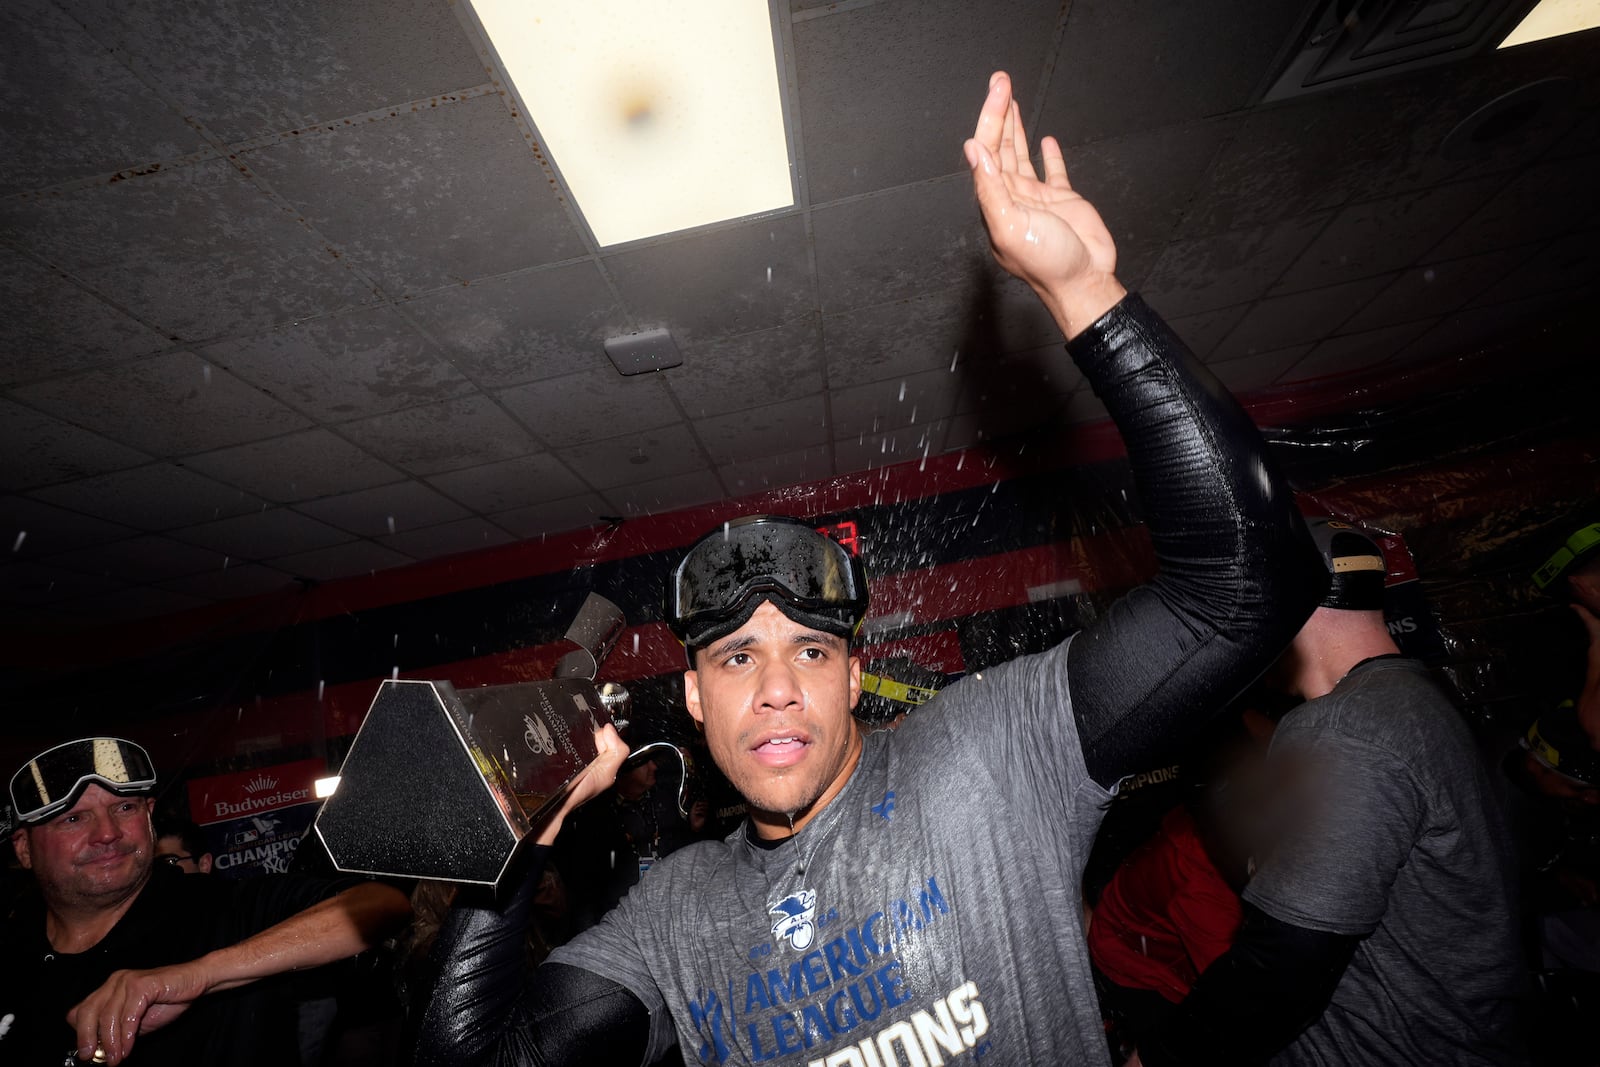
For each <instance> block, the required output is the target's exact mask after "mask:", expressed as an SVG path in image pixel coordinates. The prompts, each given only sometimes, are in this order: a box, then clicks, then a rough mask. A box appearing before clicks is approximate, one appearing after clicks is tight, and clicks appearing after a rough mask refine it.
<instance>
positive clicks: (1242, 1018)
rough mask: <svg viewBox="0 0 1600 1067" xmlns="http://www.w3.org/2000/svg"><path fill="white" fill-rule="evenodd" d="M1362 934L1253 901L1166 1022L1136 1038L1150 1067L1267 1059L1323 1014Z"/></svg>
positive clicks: (1142, 1059)
mask: <svg viewBox="0 0 1600 1067" xmlns="http://www.w3.org/2000/svg"><path fill="white" fill-rule="evenodd" d="M1360 943H1361V938H1359V937H1357V936H1355V935H1353V934H1331V933H1328V932H1326V931H1323V930H1308V929H1306V928H1305V927H1301V926H1291V925H1290V924H1288V923H1286V922H1280V921H1279V920H1277V919H1274V918H1273V917H1272V916H1270V915H1268V914H1267V913H1266V912H1264V911H1262V910H1261V909H1260V908H1257V907H1255V906H1254V905H1251V904H1248V903H1247V904H1245V906H1244V922H1243V923H1242V924H1241V925H1240V927H1239V934H1238V936H1237V937H1236V938H1235V939H1234V942H1233V947H1232V948H1230V949H1228V951H1227V952H1225V953H1223V954H1222V955H1221V956H1218V957H1217V959H1216V960H1215V961H1214V962H1213V963H1212V964H1211V966H1210V967H1207V968H1206V971H1205V973H1204V974H1202V975H1201V976H1200V978H1199V980H1198V981H1196V982H1195V984H1194V988H1193V989H1191V990H1190V991H1189V995H1188V996H1187V997H1185V998H1184V1001H1183V1003H1182V1004H1180V1005H1178V1008H1177V1011H1176V1012H1174V1013H1173V1015H1172V1017H1171V1018H1170V1019H1169V1020H1168V1022H1167V1025H1166V1026H1165V1027H1163V1028H1162V1029H1161V1030H1160V1031H1158V1032H1157V1033H1155V1034H1151V1035H1148V1036H1141V1037H1140V1039H1139V1059H1140V1060H1141V1061H1142V1062H1143V1063H1144V1064H1145V1065H1146V1067H1179V1065H1193V1064H1212V1063H1217V1064H1222V1063H1226V1064H1229V1065H1230V1067H1231V1065H1248V1064H1256V1063H1266V1062H1267V1060H1269V1059H1270V1058H1271V1057H1272V1055H1273V1053H1275V1052H1277V1051H1278V1050H1279V1049H1281V1048H1283V1047H1284V1046H1285V1045H1287V1044H1289V1042H1291V1041H1293V1040H1294V1039H1295V1037H1296V1036H1297V1035H1298V1034H1299V1033H1300V1031H1302V1030H1304V1029H1305V1028H1306V1027H1307V1026H1309V1025H1310V1024H1311V1023H1312V1022H1314V1021H1316V1018H1317V1017H1318V1016H1319V1015H1321V1014H1322V1012H1323V1009H1324V1008H1326V1007H1327V1006H1328V1001H1329V999H1330V998H1331V997H1332V996H1333V991H1334V989H1335V988H1336V987H1337V986H1338V984H1339V979H1340V978H1341V977H1342V976H1343V975H1344V971H1345V968H1346V967H1348V966H1349V964H1350V959H1351V957H1352V956H1354V955H1355V951H1356V947H1357V946H1358V945H1360Z"/></svg>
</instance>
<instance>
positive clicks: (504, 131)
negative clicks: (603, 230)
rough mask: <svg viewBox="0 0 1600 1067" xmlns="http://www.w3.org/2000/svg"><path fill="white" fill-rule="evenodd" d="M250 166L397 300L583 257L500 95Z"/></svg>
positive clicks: (347, 130)
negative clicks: (525, 268) (427, 291)
mask: <svg viewBox="0 0 1600 1067" xmlns="http://www.w3.org/2000/svg"><path fill="white" fill-rule="evenodd" d="M242 159H243V160H244V162H245V163H247V164H248V165H249V166H250V167H252V168H253V169H255V170H256V171H257V172H258V173H260V174H261V175H262V176H263V177H264V178H265V179H266V180H267V182H268V183H270V184H271V186H272V188H273V189H274V190H275V191H276V192H278V193H279V194H280V195H281V196H283V198H284V199H285V200H287V201H289V203H291V204H293V205H294V206H295V207H296V208H297V209H298V210H299V211H300V212H301V213H302V214H303V215H304V216H305V217H306V219H307V220H308V221H309V222H310V223H311V225H312V226H314V227H316V230H317V232H318V233H320V234H322V235H323V236H324V237H326V238H327V239H328V240H330V241H332V242H333V243H334V244H336V245H338V246H339V248H340V249H341V250H342V253H343V255H344V256H345V257H346V258H347V259H348V260H349V261H350V262H351V263H352V264H354V265H355V266H356V267H357V268H358V269H360V270H362V271H364V272H366V273H367V274H369V275H371V276H372V277H373V278H375V279H376V280H377V281H378V283H379V284H380V285H382V286H383V288H384V289H385V290H386V291H387V292H388V293H389V294H390V295H391V296H399V295H401V294H404V293H417V292H421V291H423V290H427V289H432V288H435V287H436V286H441V285H453V284H459V283H461V282H464V281H468V280H470V279H474V278H482V277H485V276H486V275H492V274H503V273H505V272H507V271H512V270H516V269H518V268H520V267H533V266H538V265H540V264H543V263H554V262H557V261H559V260H563V259H570V258H571V257H573V256H578V255H582V254H583V251H584V246H583V243H582V241H581V240H580V239H579V237H578V232H577V230H576V229H575V228H574V227H573V225H572V222H571V220H570V219H568V217H567V214H566V211H565V209H564V208H563V207H562V204H561V201H560V199H559V198H558V197H557V195H556V192H555V190H554V189H552V188H551V186H550V184H549V182H548V180H547V179H546V177H545V175H544V172H543V171H542V170H541V169H540V167H539V162H538V160H537V159H536V158H535V156H534V153H533V149H532V147H531V146H530V145H529V144H528V142H527V141H526V140H525V139H524V138H523V136H522V131H521V130H520V129H519V128H518V126H517V123H516V120H515V119H514V118H512V117H511V114H510V113H509V112H508V111H507V110H506V108H505V105H504V104H503V103H502V102H501V100H500V98H499V97H498V96H496V95H488V96H479V97H473V98H470V99H466V100H461V101H458V102H456V103H452V104H449V105H447V106H442V107H437V108H430V109H428V110H426V111H418V112H415V113H406V114H402V115H400V116H399V117H398V118H392V119H384V120H382V121H379V122H363V123H359V124H356V125H352V126H348V127H340V128H338V129H336V130H333V131H332V132H329V133H326V134H318V135H316V136H308V137H301V138H297V139H295V140H294V141H293V142H280V143H278V144H274V145H271V146H270V147H265V148H260V149H256V150H254V151H250V152H247V153H244V154H243V155H242Z"/></svg>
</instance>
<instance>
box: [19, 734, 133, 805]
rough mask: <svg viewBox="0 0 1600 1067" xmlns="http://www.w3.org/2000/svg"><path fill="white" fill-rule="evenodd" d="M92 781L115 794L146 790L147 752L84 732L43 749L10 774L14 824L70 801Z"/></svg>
mask: <svg viewBox="0 0 1600 1067" xmlns="http://www.w3.org/2000/svg"><path fill="white" fill-rule="evenodd" d="M90 783H93V784H95V785H98V786H101V787H102V788H104V789H108V790H110V791H111V792H113V793H116V794H118V795H119V796H127V795H130V794H134V793H148V792H150V790H152V789H154V788H155V785H156V769H155V766H154V764H152V763H151V762H150V753H148V752H146V751H145V750H144V749H143V748H142V747H141V746H139V745H136V744H134V743H133V742H132V741H124V740H122V739H121V738H118V737H85V738H83V739H82V740H78V741H68V742H67V743H66V744H64V745H57V746H56V747H55V748H52V749H47V750H46V751H44V752H41V753H39V754H38V755H37V756H35V757H33V759H31V760H29V761H28V762H27V763H24V764H23V765H22V769H21V770H19V771H17V773H16V774H14V775H12V776H11V811H12V818H13V819H14V820H15V822H16V823H37V822H43V821H44V820H46V819H48V818H50V817H51V816H52V815H54V814H56V813H57V812H59V811H61V810H62V809H64V808H66V807H68V806H70V805H71V804H73V803H75V802H76V801H77V799H78V796H79V795H80V794H81V793H82V792H83V790H84V787H85V786H87V785H89V784H90Z"/></svg>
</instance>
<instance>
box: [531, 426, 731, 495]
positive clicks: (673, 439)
mask: <svg viewBox="0 0 1600 1067" xmlns="http://www.w3.org/2000/svg"><path fill="white" fill-rule="evenodd" d="M556 456H557V458H559V459H560V460H561V461H562V462H564V463H565V464H566V465H567V466H568V467H570V468H572V469H573V470H574V471H577V472H578V476H579V477H580V478H582V479H583V480H584V481H586V482H588V483H589V484H590V485H592V486H594V487H595V488H596V489H599V490H602V491H604V490H607V489H612V488H615V487H616V486H619V485H634V484H637V483H639V482H644V481H655V480H657V479H659V478H667V477H671V476H672V475H675V474H688V473H689V472H690V471H697V470H704V469H706V467H707V466H708V464H707V463H706V461H705V456H704V453H703V452H702V451H701V449H700V445H699V443H698V442H696V441H695V438H694V434H693V433H691V432H690V430H689V427H688V426H686V425H684V424H682V423H678V424H677V425H673V426H661V427H657V428H656V429H653V430H645V431H642V432H640V433H631V434H627V435H625V436H622V437H612V438H609V439H607V440H604V441H596V442H593V443H591V444H584V445H574V446H572V447H571V448H563V449H558V450H557V451H556Z"/></svg>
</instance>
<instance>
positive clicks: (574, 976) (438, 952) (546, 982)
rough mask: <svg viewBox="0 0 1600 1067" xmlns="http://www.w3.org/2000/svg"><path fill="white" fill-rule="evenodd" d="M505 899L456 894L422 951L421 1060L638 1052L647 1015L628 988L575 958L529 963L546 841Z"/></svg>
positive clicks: (421, 1066) (541, 1060)
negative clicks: (570, 962)
mask: <svg viewBox="0 0 1600 1067" xmlns="http://www.w3.org/2000/svg"><path fill="white" fill-rule="evenodd" d="M531 851H532V853H533V855H532V856H530V857H529V859H530V860H531V863H530V868H531V869H530V871H529V873H528V874H527V876H525V877H523V878H521V880H520V881H519V883H518V885H517V888H516V891H515V892H514V893H513V894H512V895H511V898H510V899H509V900H508V901H506V903H505V904H504V906H502V907H498V908H497V907H494V906H488V905H486V906H483V907H474V906H471V905H470V904H467V903H458V904H457V905H456V906H455V907H453V908H451V909H450V914H449V915H448V916H447V917H446V919H445V922H444V924H443V925H442V926H441V927H440V930H439V937H438V940H437V941H435V942H434V945H433V950H432V951H431V952H430V953H429V956H428V968H429V973H428V975H427V978H426V979H425V981H427V982H428V985H429V988H430V989H431V995H430V996H429V998H428V1001H427V1004H426V1005H425V1006H424V1008H423V1010H422V1011H421V1012H420V1014H419V1016H418V1018H417V1020H416V1026H415V1031H416V1032H415V1035H414V1052H413V1057H414V1062H415V1063H416V1064H417V1065H418V1067H435V1065H438V1067H443V1065H451V1067H456V1065H464V1064H497V1065H498V1064H507V1065H512V1064H515V1065H520V1067H532V1065H539V1067H542V1065H546V1064H563V1065H566V1064H587V1063H593V1064H607V1065H626V1064H637V1063H642V1062H643V1061H644V1053H645V1049H646V1047H647V1046H648V1044H649V1038H650V1016H649V1013H648V1012H647V1011H646V1010H645V1006H644V1005H643V1004H642V1003H640V1002H639V999H638V998H637V997H635V996H634V995H633V994H632V993H630V992H628V990H627V989H625V988H623V987H622V986H620V985H618V984H617V983H615V982H612V981H610V980H609V979H606V978H602V977H600V976H599V975H597V974H592V973H590V972H589V971H585V970H583V969H581V968H578V967H567V966H563V965H561V964H555V963H547V964H545V965H544V966H542V967H539V968H537V969H536V970H533V971H531V972H530V970H529V967H528V961H527V950H526V948H525V941H526V937H527V929H528V921H529V917H530V915H531V912H532V910H533V898H534V896H535V894H536V893H537V892H538V887H539V874H540V872H541V871H542V870H543V868H544V862H545V857H546V855H547V854H548V852H549V849H548V848H547V847H543V846H536V847H534V848H533V849H532V850H531Z"/></svg>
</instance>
